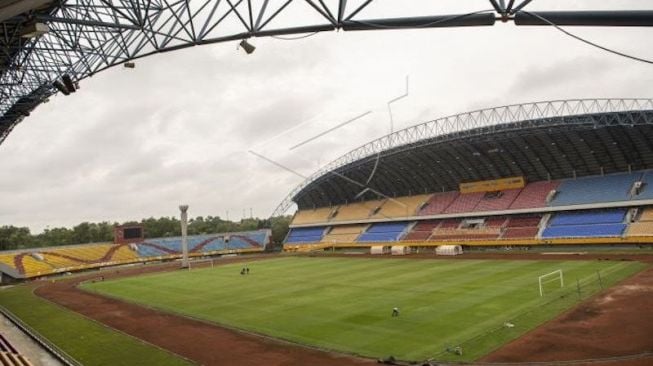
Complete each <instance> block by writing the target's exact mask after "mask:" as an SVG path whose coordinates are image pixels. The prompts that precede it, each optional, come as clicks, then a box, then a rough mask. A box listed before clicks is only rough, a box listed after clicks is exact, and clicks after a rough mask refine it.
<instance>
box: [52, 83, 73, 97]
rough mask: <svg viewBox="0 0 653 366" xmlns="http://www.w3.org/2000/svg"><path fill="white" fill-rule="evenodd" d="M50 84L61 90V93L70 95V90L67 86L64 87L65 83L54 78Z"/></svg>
mask: <svg viewBox="0 0 653 366" xmlns="http://www.w3.org/2000/svg"><path fill="white" fill-rule="evenodd" d="M52 86H54V87H55V88H57V90H59V91H60V92H62V93H63V95H70V91H69V90H68V88H66V86H65V85H63V83H62V82H61V81H59V80H55V81H54V82H52Z"/></svg>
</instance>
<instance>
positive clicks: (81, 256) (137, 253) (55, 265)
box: [0, 230, 270, 277]
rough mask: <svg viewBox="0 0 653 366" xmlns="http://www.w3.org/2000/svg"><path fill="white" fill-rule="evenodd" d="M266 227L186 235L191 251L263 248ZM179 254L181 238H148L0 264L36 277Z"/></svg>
mask: <svg viewBox="0 0 653 366" xmlns="http://www.w3.org/2000/svg"><path fill="white" fill-rule="evenodd" d="M269 235H270V231H269V230H258V231H251V232H242V233H228V234H215V235H197V236H189V237H188V243H189V252H190V253H207V252H212V251H217V250H224V249H229V250H237V249H257V248H258V249H261V250H262V249H264V247H265V245H266V244H267V240H268V238H269ZM179 254H181V238H162V239H147V240H146V241H144V242H141V243H135V244H85V245H75V246H66V247H60V248H58V247H49V248H40V249H32V250H27V251H19V252H13V253H8V254H3V255H0V264H2V265H4V266H6V267H9V268H11V269H12V270H14V271H15V272H17V273H18V275H22V276H25V277H37V276H44V275H48V274H53V273H58V272H67V271H74V270H80V269H83V268H90V267H102V266H107V265H112V264H118V263H131V262H137V261H144V260H150V258H151V257H161V256H170V255H179Z"/></svg>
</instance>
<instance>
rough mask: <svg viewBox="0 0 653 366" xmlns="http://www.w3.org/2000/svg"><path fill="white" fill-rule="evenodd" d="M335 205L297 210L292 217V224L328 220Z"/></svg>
mask: <svg viewBox="0 0 653 366" xmlns="http://www.w3.org/2000/svg"><path fill="white" fill-rule="evenodd" d="M335 209H336V208H335V207H321V208H316V209H307V210H299V211H297V213H296V214H295V217H293V220H292V224H293V225H302V224H312V223H323V222H327V221H329V218H330V215H331V212H332V211H333V210H335Z"/></svg>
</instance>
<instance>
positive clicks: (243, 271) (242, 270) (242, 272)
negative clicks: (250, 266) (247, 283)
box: [240, 267, 245, 275]
mask: <svg viewBox="0 0 653 366" xmlns="http://www.w3.org/2000/svg"><path fill="white" fill-rule="evenodd" d="M240 274H241V275H244V274H245V267H243V269H241V270H240Z"/></svg>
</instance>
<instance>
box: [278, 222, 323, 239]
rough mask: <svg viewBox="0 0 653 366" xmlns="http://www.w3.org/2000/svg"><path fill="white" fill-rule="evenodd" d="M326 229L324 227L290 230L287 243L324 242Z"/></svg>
mask: <svg viewBox="0 0 653 366" xmlns="http://www.w3.org/2000/svg"><path fill="white" fill-rule="evenodd" d="M324 229H325V227H324V226H318V227H300V228H293V229H290V233H288V237H287V238H286V243H316V242H318V241H320V240H322V236H323V235H324Z"/></svg>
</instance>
